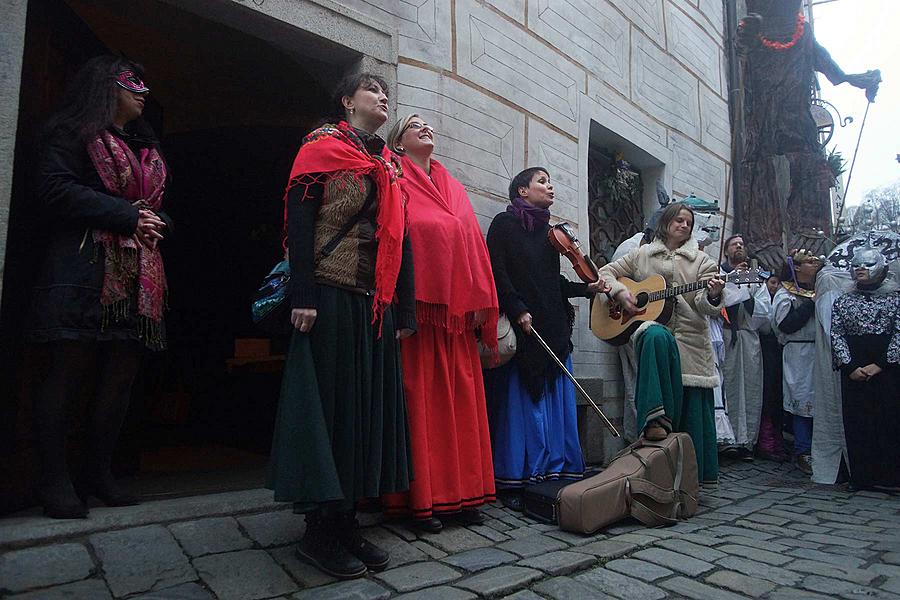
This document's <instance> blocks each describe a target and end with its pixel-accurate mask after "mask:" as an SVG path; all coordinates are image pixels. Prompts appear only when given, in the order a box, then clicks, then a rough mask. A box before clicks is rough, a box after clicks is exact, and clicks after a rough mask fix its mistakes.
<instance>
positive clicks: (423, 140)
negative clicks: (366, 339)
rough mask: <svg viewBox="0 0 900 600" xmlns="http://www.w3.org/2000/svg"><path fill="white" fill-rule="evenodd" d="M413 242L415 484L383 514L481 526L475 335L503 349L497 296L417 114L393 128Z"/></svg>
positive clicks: (484, 466) (486, 441)
mask: <svg viewBox="0 0 900 600" xmlns="http://www.w3.org/2000/svg"><path fill="white" fill-rule="evenodd" d="M388 146H389V147H390V149H391V150H393V151H394V152H395V153H397V154H398V155H400V156H401V157H402V158H401V160H400V162H401V165H402V167H403V177H402V178H401V179H400V183H401V186H402V188H403V192H404V195H405V196H406V198H407V213H408V219H409V237H410V240H411V242H412V248H413V256H415V259H416V261H415V289H416V322H417V325H418V333H417V334H416V335H415V336H414V337H411V338H408V339H405V340H403V343H402V344H401V356H402V358H403V387H404V390H405V391H406V402H407V410H408V412H409V428H410V435H411V437H412V460H413V474H414V479H413V481H412V484H411V486H410V490H409V493H408V494H393V495H389V496H385V497H383V498H382V502H383V504H384V506H385V508H386V511H387V512H388V513H389V514H390V513H394V514H397V513H407V512H409V513H411V514H412V517H413V522H414V523H415V525H416V526H417V527H419V528H421V529H423V530H425V531H429V532H437V531H440V530H441V528H442V526H443V525H442V523H441V521H440V519H439V518H438V515H440V516H444V515H449V514H457V515H458V518H459V519H460V520H461V521H463V522H464V523H466V524H476V523H480V522H482V521H483V517H482V515H481V513H480V512H479V511H478V510H476V508H475V507H477V506H481V505H482V504H484V503H486V502H491V501H493V500H494V497H495V492H494V468H493V462H492V459H491V442H490V434H489V430H488V420H487V409H486V406H485V395H484V381H483V379H482V375H481V362H480V360H479V355H478V348H477V344H476V339H475V330H476V329H477V328H481V330H482V332H483V333H482V335H483V336H488V334H489V333H490V334H493V339H487V337H485V339H484V341H485V343H486V345H487V346H488V347H494V348H496V345H497V339H496V335H497V317H498V309H497V292H496V289H495V287H494V277H493V274H492V273H491V264H490V257H489V256H488V251H487V245H486V244H485V242H484V237H483V236H482V233H481V229H480V228H479V226H478V221H477V220H476V219H475V213H474V212H473V210H472V205H471V203H470V202H469V198H468V196H467V195H466V190H465V188H464V187H463V186H462V184H461V183H459V182H458V181H457V180H456V179H454V178H453V176H451V175H450V173H448V172H447V169H445V168H444V166H443V165H441V163H439V162H438V161H436V160H434V159H433V158H432V157H431V154H432V151H433V150H434V130H433V129H432V128H431V126H429V125H428V124H427V123H425V121H423V120H422V118H421V117H419V115H416V114H412V115H409V116H408V117H406V118H404V119H401V120H400V121H399V122H398V123H397V124H396V125H394V127H393V129H392V130H391V133H390V135H389V136H388Z"/></svg>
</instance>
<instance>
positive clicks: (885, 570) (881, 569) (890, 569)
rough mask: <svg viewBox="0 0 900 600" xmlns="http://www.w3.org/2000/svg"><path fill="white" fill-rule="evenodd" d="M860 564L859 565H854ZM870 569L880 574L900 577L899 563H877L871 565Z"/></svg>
mask: <svg viewBox="0 0 900 600" xmlns="http://www.w3.org/2000/svg"><path fill="white" fill-rule="evenodd" d="M852 566H859V565H852ZM869 570H870V571H872V572H874V573H878V574H879V575H884V576H885V577H900V566H897V565H882V564H879V563H876V564H874V565H872V566H870V567H869Z"/></svg>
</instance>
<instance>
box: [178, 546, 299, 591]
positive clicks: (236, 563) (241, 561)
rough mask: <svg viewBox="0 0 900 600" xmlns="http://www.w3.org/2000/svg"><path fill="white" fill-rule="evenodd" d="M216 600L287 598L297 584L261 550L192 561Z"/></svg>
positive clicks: (241, 551)
mask: <svg viewBox="0 0 900 600" xmlns="http://www.w3.org/2000/svg"><path fill="white" fill-rule="evenodd" d="M194 566H195V567H196V568H197V572H198V573H200V577H201V578H202V579H203V581H204V582H205V583H206V585H208V586H209V587H210V588H211V589H212V591H213V592H215V594H216V596H218V597H219V600H256V599H257V598H271V597H272V596H278V595H280V594H290V593H291V592H294V591H296V590H297V584H296V583H294V582H293V580H291V578H290V577H288V575H287V573H285V572H284V570H283V569H282V568H281V567H279V566H278V563H276V562H275V560H274V559H273V558H272V557H271V556H269V555H268V554H267V553H266V552H265V551H264V550H238V551H237V552H226V553H224V554H212V555H209V556H203V557H200V558H196V559H194Z"/></svg>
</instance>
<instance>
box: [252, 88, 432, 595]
mask: <svg viewBox="0 0 900 600" xmlns="http://www.w3.org/2000/svg"><path fill="white" fill-rule="evenodd" d="M334 111H335V114H334V115H333V116H334V117H335V120H334V123H336V124H332V123H329V124H326V125H323V126H322V127H319V128H318V129H316V130H315V131H313V132H312V133H310V134H309V135H307V136H306V137H305V138H304V139H303V144H302V145H301V147H300V150H299V152H298V153H297V156H296V158H295V159H294V164H293V167H292V168H291V174H290V178H289V181H288V184H287V189H286V190H285V228H286V234H287V247H288V254H289V258H290V266H291V280H290V297H291V306H292V310H291V324H292V325H293V327H294V329H295V331H294V332H293V336H292V337H291V342H290V346H289V348H288V355H287V361H286V363H285V367H284V376H283V381H282V385H281V398H280V400H279V404H278V415H277V417H276V421H275V433H274V437H273V440H272V456H271V464H270V470H269V478H268V482H267V486H268V487H269V488H271V489H272V490H274V492H275V500H276V501H280V502H293V503H294V511H295V512H300V513H304V514H305V515H306V531H305V533H304V535H303V538H302V539H301V540H300V543H299V545H298V547H297V553H298V554H299V556H300V558H301V559H303V560H305V561H307V562H309V563H311V564H313V565H315V566H316V567H318V568H319V569H321V570H322V571H324V572H325V573H328V574H329V575H332V576H333V577H337V578H339V579H350V578H354V577H362V576H364V575H365V574H366V571H367V569H371V570H373V571H378V570H381V569H384V568H385V567H386V566H387V564H388V562H389V561H390V555H389V554H388V553H387V552H385V551H384V550H382V549H381V548H378V547H377V546H375V545H374V544H372V543H370V542H369V541H367V540H366V539H365V538H363V537H362V536H361V535H360V533H359V529H358V527H359V523H358V522H357V519H356V506H357V503H358V502H359V501H361V500H363V499H365V498H378V497H380V496H382V495H383V494H387V493H392V492H400V491H403V490H407V489H409V481H410V475H411V465H410V455H409V438H408V433H407V422H406V403H405V399H404V396H403V382H402V380H401V374H400V344H399V340H400V339H401V338H406V337H409V336H410V335H412V334H413V333H415V329H416V313H415V291H414V280H413V265H412V251H411V247H410V245H409V239H408V237H407V236H406V217H405V207H404V205H403V198H402V195H401V190H400V185H399V182H398V180H397V176H398V169H397V164H396V163H395V162H394V160H393V158H392V157H391V154H390V151H389V150H388V149H387V148H386V147H385V143H384V140H382V139H381V138H380V137H378V135H376V133H375V132H376V131H377V130H378V129H379V128H380V127H381V126H382V125H383V124H384V122H385V121H386V120H387V116H388V97H387V84H386V83H385V81H384V79H382V78H381V77H379V76H377V75H373V74H371V73H356V74H351V75H348V76H347V77H345V78H344V79H343V80H341V81H340V82H339V83H338V86H337V88H336V92H335V98H334Z"/></svg>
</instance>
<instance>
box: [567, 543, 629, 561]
mask: <svg viewBox="0 0 900 600" xmlns="http://www.w3.org/2000/svg"><path fill="white" fill-rule="evenodd" d="M637 548H638V545H637V544H631V543H629V542H622V541H619V540H600V541H599V542H592V543H590V544H586V545H584V546H581V547H580V548H578V551H579V552H583V553H585V554H591V555H593V556H596V557H597V558H599V559H600V560H609V559H611V558H618V557H620V556H624V555H625V554H628V553H629V552H631V551H632V550H636V549H637Z"/></svg>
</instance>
